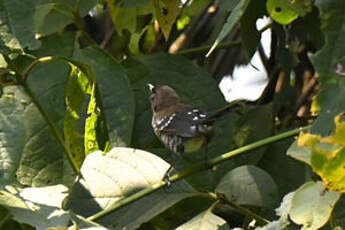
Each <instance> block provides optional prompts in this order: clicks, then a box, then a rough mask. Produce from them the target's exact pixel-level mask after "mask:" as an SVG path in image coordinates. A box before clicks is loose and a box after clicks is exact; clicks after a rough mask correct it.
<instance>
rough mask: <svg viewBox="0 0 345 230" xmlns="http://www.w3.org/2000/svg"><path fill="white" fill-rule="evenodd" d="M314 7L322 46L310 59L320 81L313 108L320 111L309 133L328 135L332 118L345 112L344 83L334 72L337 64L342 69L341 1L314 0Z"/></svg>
mask: <svg viewBox="0 0 345 230" xmlns="http://www.w3.org/2000/svg"><path fill="white" fill-rule="evenodd" d="M315 4H316V6H318V8H319V10H320V20H321V29H322V32H323V34H324V36H325V45H324V47H323V48H322V49H321V50H320V51H319V52H317V53H316V54H315V55H314V56H312V63H313V65H314V67H315V70H316V71H317V72H318V74H319V76H320V82H321V91H320V94H319V95H318V97H317V99H316V101H315V102H314V107H313V108H314V110H319V108H321V110H320V114H319V117H318V119H317V120H316V122H315V123H314V125H313V128H312V132H315V133H320V134H322V135H328V134H329V133H330V131H332V130H333V129H334V123H333V118H334V117H335V115H336V114H338V113H340V112H342V111H344V110H345V100H343V98H344V97H345V80H344V78H343V77H342V76H341V75H340V74H339V73H338V72H337V68H338V67H337V65H340V66H343V67H344V66H345V59H344V53H345V26H344V25H345V23H344V22H345V16H344V15H345V2H344V1H337V0H318V1H315ZM335 44H336V45H335Z"/></svg>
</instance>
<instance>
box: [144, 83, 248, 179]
mask: <svg viewBox="0 0 345 230" xmlns="http://www.w3.org/2000/svg"><path fill="white" fill-rule="evenodd" d="M148 87H149V90H150V101H151V108H152V112H153V116H152V128H153V130H154V133H155V134H156V136H157V137H158V138H159V139H160V140H161V141H162V142H163V143H164V144H165V145H166V146H167V147H168V148H169V149H170V150H172V151H173V152H174V153H176V154H177V155H183V153H185V152H195V151H197V150H199V149H200V148H201V147H207V143H208V142H209V140H210V139H211V138H212V134H213V123H214V122H215V121H216V120H217V119H218V118H219V117H220V116H222V115H223V114H224V113H225V112H227V111H228V110H230V109H233V108H234V107H235V106H234V105H241V104H242V102H243V100H241V101H237V102H236V103H232V104H231V105H229V106H227V107H225V108H222V109H221V110H219V111H217V112H215V113H214V114H213V115H211V116H209V115H208V114H206V113H205V112H202V111H200V110H199V109H196V108H193V107H192V106H189V105H186V104H183V103H182V102H181V99H180V97H179V96H178V95H177V93H176V92H175V90H173V89H172V88H171V87H169V86H167V85H161V86H154V85H152V84H148ZM206 154H207V153H206ZM205 157H207V155H205ZM171 169H172V166H171V167H170V168H169V169H168V171H167V173H166V175H165V177H164V179H165V180H166V179H167V177H169V173H170V171H171ZM166 181H167V182H168V180H166Z"/></svg>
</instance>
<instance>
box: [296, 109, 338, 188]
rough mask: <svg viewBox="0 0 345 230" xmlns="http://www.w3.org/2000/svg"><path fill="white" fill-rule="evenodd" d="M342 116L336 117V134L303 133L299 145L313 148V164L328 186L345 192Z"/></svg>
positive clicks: (315, 170)
mask: <svg viewBox="0 0 345 230" xmlns="http://www.w3.org/2000/svg"><path fill="white" fill-rule="evenodd" d="M341 116H342V114H339V115H338V116H336V117H335V119H334V121H335V125H336V129H335V134H333V135H331V136H328V137H321V136H318V135H313V134H301V135H300V136H299V138H298V145H300V146H306V147H309V148H310V149H311V151H312V153H311V166H312V168H313V170H314V172H316V173H317V174H318V175H319V176H320V177H321V178H322V180H323V181H324V183H325V184H326V185H327V188H328V189H329V190H335V191H338V192H340V193H345V122H341V121H340V118H341Z"/></svg>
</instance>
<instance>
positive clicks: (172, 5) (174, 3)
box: [152, 0, 181, 41]
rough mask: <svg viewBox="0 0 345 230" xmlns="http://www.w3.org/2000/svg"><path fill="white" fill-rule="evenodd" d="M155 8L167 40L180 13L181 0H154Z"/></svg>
mask: <svg viewBox="0 0 345 230" xmlns="http://www.w3.org/2000/svg"><path fill="white" fill-rule="evenodd" d="M152 3H153V6H154V8H155V11H154V12H155V17H156V19H157V20H158V23H159V26H160V28H161V30H162V32H163V35H164V37H165V40H166V41H167V40H168V39H169V35H170V31H171V28H172V26H173V25H174V24H175V21H176V18H177V16H178V15H179V13H180V10H181V8H180V7H179V5H180V1H179V0H153V1H152Z"/></svg>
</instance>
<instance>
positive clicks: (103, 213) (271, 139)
mask: <svg viewBox="0 0 345 230" xmlns="http://www.w3.org/2000/svg"><path fill="white" fill-rule="evenodd" d="M310 127H311V126H305V127H301V128H297V129H293V130H290V131H287V132H284V133H280V134H278V135H275V136H272V137H268V138H265V139H263V140H260V141H257V142H254V143H252V144H249V145H246V146H243V147H240V148H238V149H235V150H233V151H230V152H228V153H224V154H222V155H220V156H218V157H215V158H213V159H211V160H209V161H208V162H206V163H205V162H200V163H197V164H195V165H193V166H191V167H189V168H188V169H186V170H184V171H182V172H180V173H177V174H174V175H173V176H171V177H170V178H169V180H170V182H171V183H173V182H175V181H178V180H181V179H183V178H185V177H187V176H190V175H193V174H195V173H197V172H199V171H202V170H206V169H208V168H211V167H213V166H214V165H217V164H220V163H222V162H223V161H226V160H228V159H230V158H231V157H233V156H235V155H239V154H242V153H244V152H247V151H250V150H254V149H257V148H259V147H262V146H265V145H268V144H271V143H274V142H277V141H280V140H283V139H285V138H288V137H292V136H295V135H297V134H299V133H300V132H302V131H306V130H308V129H310ZM164 186H166V183H165V182H164V181H160V182H158V183H156V184H153V185H151V186H149V187H147V188H145V189H143V190H141V191H139V192H137V193H135V194H133V195H131V196H129V197H126V198H123V199H122V200H119V201H118V202H116V203H114V204H113V205H111V206H110V207H109V208H107V209H105V210H102V211H100V212H98V213H96V214H95V215H93V216H90V217H89V218H88V220H92V221H94V220H97V219H99V218H101V217H104V216H106V215H108V214H110V213H111V212H114V211H116V210H117V209H119V208H121V207H124V206H126V205H128V204H130V203H132V202H134V201H136V200H138V199H140V198H142V197H144V196H147V195H149V194H151V193H153V192H154V191H156V190H158V189H160V188H162V187H164Z"/></svg>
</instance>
